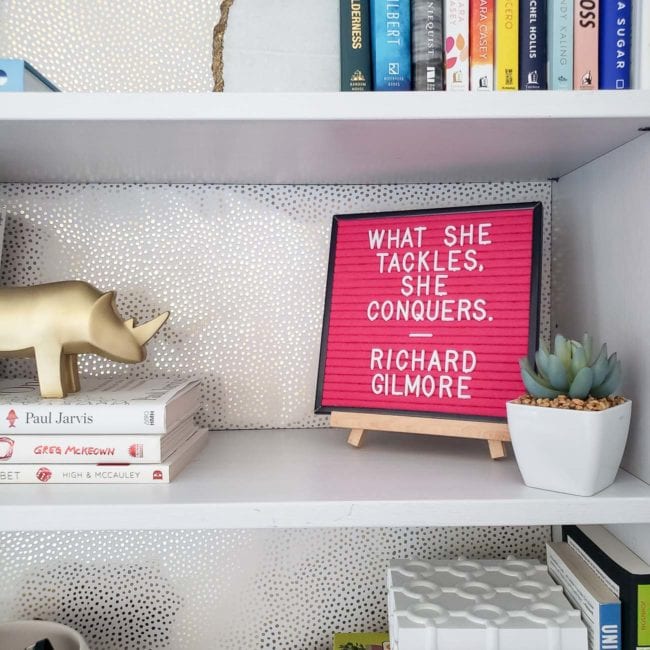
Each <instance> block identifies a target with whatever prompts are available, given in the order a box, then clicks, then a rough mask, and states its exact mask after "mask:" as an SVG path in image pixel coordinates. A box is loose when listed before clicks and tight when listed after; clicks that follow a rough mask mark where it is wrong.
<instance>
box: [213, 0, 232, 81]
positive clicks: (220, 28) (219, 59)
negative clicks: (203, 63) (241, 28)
mask: <svg viewBox="0 0 650 650" xmlns="http://www.w3.org/2000/svg"><path fill="white" fill-rule="evenodd" d="M234 1H235V0H221V7H220V8H221V16H220V17H219V22H218V23H217V24H216V25H215V26H214V31H213V32H212V77H213V78H214V88H213V91H214V92H215V93H220V92H223V86H224V83H223V39H224V38H225V36H226V28H227V27H228V12H229V11H230V7H232V3H233V2H234Z"/></svg>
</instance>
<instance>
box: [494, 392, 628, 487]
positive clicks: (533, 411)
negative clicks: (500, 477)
mask: <svg viewBox="0 0 650 650" xmlns="http://www.w3.org/2000/svg"><path fill="white" fill-rule="evenodd" d="M506 408H507V412H508V428H509V429H510V437H511V438H512V446H513V448H514V451H515V457H516V458H517V464H518V465H519V470H520V471H521V475H522V476H523V479H524V483H526V485H528V486H530V487H535V488H541V489H543V490H553V491H555V492H566V493H568V494H577V495H579V496H591V495H592V494H595V493H596V492H600V490H603V489H605V488H606V487H607V486H608V485H611V484H612V483H613V482H614V479H615V478H616V473H617V471H618V468H619V466H620V464H621V459H622V458H623V452H624V450H625V443H626V442H627V434H628V430H629V427H630V415H631V412H632V402H630V401H629V400H628V401H627V402H624V403H623V404H620V405H619V406H614V407H612V408H609V409H606V410H604V411H571V410H568V409H556V408H548V407H543V406H530V405H526V404H515V403H513V402H508V404H507V405H506Z"/></svg>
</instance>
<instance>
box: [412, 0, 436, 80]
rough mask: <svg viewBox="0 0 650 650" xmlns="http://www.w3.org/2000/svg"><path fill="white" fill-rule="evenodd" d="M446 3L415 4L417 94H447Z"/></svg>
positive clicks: (416, 1) (426, 0) (423, 1)
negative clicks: (424, 91) (445, 65)
mask: <svg viewBox="0 0 650 650" xmlns="http://www.w3.org/2000/svg"><path fill="white" fill-rule="evenodd" d="M442 47H443V44H442V0H433V1H431V0H411V55H412V59H413V90H444V54H443V49H442Z"/></svg>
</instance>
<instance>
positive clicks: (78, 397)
mask: <svg viewBox="0 0 650 650" xmlns="http://www.w3.org/2000/svg"><path fill="white" fill-rule="evenodd" d="M199 404H200V385H199V383H198V382H196V381H188V380H182V379H150V380H141V379H123V378H115V377H111V378H110V379H94V378H91V379H86V380H85V381H84V383H83V386H82V390H81V391H80V392H79V393H74V394H71V395H68V396H67V397H66V398H64V399H41V397H40V393H39V389H38V382H36V381H31V380H26V379H3V380H0V434H32V433H40V434H51V433H67V434H79V433H92V434H104V433H106V434H112V433H127V434H131V435H140V434H150V433H153V434H162V433H166V432H168V431H170V430H171V429H173V428H174V426H175V425H176V424H178V423H179V422H181V421H182V420H184V419H186V418H187V417H188V416H190V415H193V414H194V413H195V412H196V411H197V410H198V408H199Z"/></svg>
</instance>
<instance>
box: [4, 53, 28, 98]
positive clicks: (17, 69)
mask: <svg viewBox="0 0 650 650" xmlns="http://www.w3.org/2000/svg"><path fill="white" fill-rule="evenodd" d="M25 76H26V70H25V62H24V61H22V60H20V59H0V92H7V93H11V92H14V93H15V92H24V90H25Z"/></svg>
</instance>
